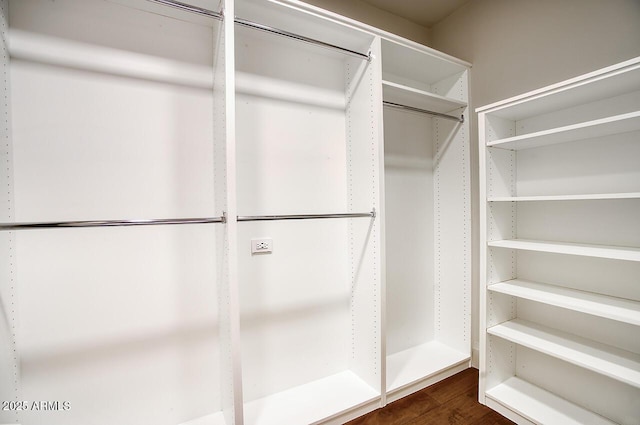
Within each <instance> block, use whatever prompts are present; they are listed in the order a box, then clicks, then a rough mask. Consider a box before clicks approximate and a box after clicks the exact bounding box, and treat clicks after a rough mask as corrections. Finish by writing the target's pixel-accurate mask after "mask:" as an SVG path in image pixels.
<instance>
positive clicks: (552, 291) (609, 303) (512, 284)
mask: <svg viewBox="0 0 640 425" xmlns="http://www.w3.org/2000/svg"><path fill="white" fill-rule="evenodd" d="M488 289H489V291H492V292H498V293H501V294H506V295H512V296H514V297H518V298H522V299H526V300H531V301H536V302H540V303H544V304H548V305H553V306H557V307H562V308H565V309H568V310H573V311H579V312H581V313H587V314H591V315H594V316H599V317H605V318H607V319H612V320H617V321H619V322H624V323H629V324H632V325H640V302H638V301H632V300H627V299H623V298H616V297H610V296H607V295H600V294H596V293H592V292H586V291H579V290H576V289H569V288H563V287H560V286H556V285H550V284H548V283H539V282H531V281H527V280H520V279H513V280H509V281H506V282H501V283H495V284H493V285H489V288H488Z"/></svg>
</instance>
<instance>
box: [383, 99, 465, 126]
mask: <svg viewBox="0 0 640 425" xmlns="http://www.w3.org/2000/svg"><path fill="white" fill-rule="evenodd" d="M382 104H383V105H384V106H389V107H391V108H396V109H405V110H409V111H413V112H419V113H421V114H428V115H433V116H435V117H438V118H445V119H447V120H452V121H458V122H464V115H460V116H459V117H454V116H453V115H447V114H443V113H440V112H434V111H427V110H426V109H420V108H414V107H413V106H406V105H401V104H399V103H393V102H387V101H383V102H382Z"/></svg>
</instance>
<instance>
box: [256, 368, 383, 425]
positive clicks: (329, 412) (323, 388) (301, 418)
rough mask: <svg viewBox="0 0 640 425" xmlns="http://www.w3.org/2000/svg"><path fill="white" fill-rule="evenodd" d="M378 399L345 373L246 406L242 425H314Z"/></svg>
mask: <svg viewBox="0 0 640 425" xmlns="http://www.w3.org/2000/svg"><path fill="white" fill-rule="evenodd" d="M379 398H380V393H378V392H377V391H375V390H374V389H373V388H371V387H370V386H369V385H367V384H366V383H365V382H364V381H363V380H362V379H360V378H359V377H358V376H357V375H356V374H355V373H353V372H351V371H345V372H341V373H338V374H335V375H331V376H328V377H326V378H323V379H319V380H317V381H313V382H310V383H308V384H305V385H301V386H299V387H295V388H291V389H289V390H285V391H281V392H279V393H276V394H272V395H270V396H267V397H264V398H261V399H258V400H254V401H251V402H249V403H246V404H245V408H244V415H245V423H247V424H251V425H284V424H311V423H317V422H318V421H321V420H323V419H326V418H329V417H331V416H335V415H338V414H340V413H343V412H345V411H347V410H351V409H353V408H354V407H357V406H361V405H363V404H366V403H368V402H371V401H374V400H377V399H379Z"/></svg>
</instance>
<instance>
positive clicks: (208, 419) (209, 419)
mask: <svg viewBox="0 0 640 425" xmlns="http://www.w3.org/2000/svg"><path fill="white" fill-rule="evenodd" d="M180 425H227V421H225V419H224V414H223V413H222V412H218V413H213V414H211V415H207V416H202V417H200V418H196V419H192V420H190V421H188V422H183V423H181V424H180Z"/></svg>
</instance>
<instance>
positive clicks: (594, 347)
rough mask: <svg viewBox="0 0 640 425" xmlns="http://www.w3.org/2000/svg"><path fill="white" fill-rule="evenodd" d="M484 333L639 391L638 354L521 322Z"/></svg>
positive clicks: (639, 369)
mask: <svg viewBox="0 0 640 425" xmlns="http://www.w3.org/2000/svg"><path fill="white" fill-rule="evenodd" d="M487 332H488V333H489V334H490V335H495V336H497V337H500V338H503V339H506V340H508V341H511V342H514V343H516V344H518V345H522V346H524V347H527V348H530V349H532V350H536V351H539V352H541V353H544V354H547V355H550V356H552V357H556V358H558V359H561V360H564V361H566V362H569V363H572V364H575V365H577V366H581V367H583V368H586V369H588V370H591V371H593V372H596V373H600V374H602V375H605V376H608V377H609V378H612V379H615V380H618V381H620V382H624V383H626V384H628V385H631V386H634V387H637V388H640V355H638V354H635V353H631V352H629V351H625V350H620V349H618V348H616V347H611V346H608V345H606V344H601V343H599V342H596V341H592V340H589V339H586V338H581V337H578V336H575V335H571V334H568V333H565V332H561V331H557V330H555V329H551V328H547V327H544V326H540V325H537V324H535V323H531V322H527V321H526V320H521V319H514V320H509V321H508V322H505V323H502V324H500V325H496V326H492V327H491V328H489V329H487Z"/></svg>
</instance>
